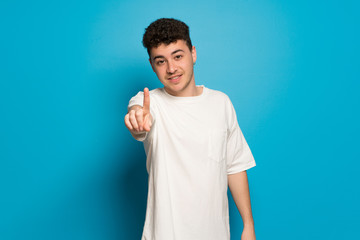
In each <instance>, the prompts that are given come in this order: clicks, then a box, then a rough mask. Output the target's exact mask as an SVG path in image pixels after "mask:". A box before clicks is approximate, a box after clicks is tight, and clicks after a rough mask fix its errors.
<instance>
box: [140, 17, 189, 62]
mask: <svg viewBox="0 0 360 240" xmlns="http://www.w3.org/2000/svg"><path fill="white" fill-rule="evenodd" d="M177 40H184V41H185V42H186V45H187V46H188V47H189V49H190V51H191V49H192V44H191V40H190V34H189V27H188V26H187V25H186V24H185V23H184V22H182V21H180V20H177V19H174V18H160V19H158V20H156V21H154V22H152V23H151V24H150V25H149V26H148V27H147V28H146V29H145V33H144V36H143V40H142V44H143V45H144V47H145V48H146V49H147V52H148V54H149V56H150V50H151V49H152V48H154V47H155V48H156V47H158V46H159V45H160V44H162V43H164V44H166V45H168V44H170V43H173V42H176V41H177Z"/></svg>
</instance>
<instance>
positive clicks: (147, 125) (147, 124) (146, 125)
mask: <svg viewBox="0 0 360 240" xmlns="http://www.w3.org/2000/svg"><path fill="white" fill-rule="evenodd" d="M151 126H152V116H151V114H150V113H149V114H146V115H145V117H144V125H143V127H144V129H145V131H147V132H149V131H150V129H151Z"/></svg>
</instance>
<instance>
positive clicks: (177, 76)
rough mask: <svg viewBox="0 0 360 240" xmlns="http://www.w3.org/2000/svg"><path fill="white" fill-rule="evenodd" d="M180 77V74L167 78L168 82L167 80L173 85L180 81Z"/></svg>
mask: <svg viewBox="0 0 360 240" xmlns="http://www.w3.org/2000/svg"><path fill="white" fill-rule="evenodd" d="M181 76H182V75H181V74H180V75H176V76H171V77H169V78H168V80H169V81H170V82H173V83H175V82H178V81H180V79H181Z"/></svg>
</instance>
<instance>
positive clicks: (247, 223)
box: [244, 221, 254, 229]
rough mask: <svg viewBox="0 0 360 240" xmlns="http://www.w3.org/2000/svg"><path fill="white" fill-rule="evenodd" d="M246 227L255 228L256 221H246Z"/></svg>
mask: <svg viewBox="0 0 360 240" xmlns="http://www.w3.org/2000/svg"><path fill="white" fill-rule="evenodd" d="M244 228H249V229H254V221H246V222H244Z"/></svg>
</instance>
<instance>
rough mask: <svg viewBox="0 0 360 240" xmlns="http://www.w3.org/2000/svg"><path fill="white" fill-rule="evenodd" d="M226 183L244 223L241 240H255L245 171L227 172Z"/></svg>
mask: <svg viewBox="0 0 360 240" xmlns="http://www.w3.org/2000/svg"><path fill="white" fill-rule="evenodd" d="M228 184H229V188H230V192H231V195H232V197H233V199H234V202H235V204H236V206H237V208H238V210H239V213H240V215H241V217H242V220H243V223H244V230H243V233H242V235H241V240H255V239H256V238H255V228H254V219H253V216H252V212H251V203H250V192H249V183H248V178H247V173H246V171H242V172H239V173H235V174H229V175H228Z"/></svg>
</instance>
